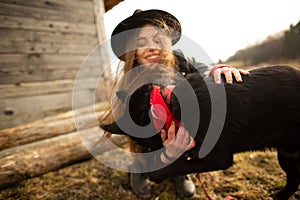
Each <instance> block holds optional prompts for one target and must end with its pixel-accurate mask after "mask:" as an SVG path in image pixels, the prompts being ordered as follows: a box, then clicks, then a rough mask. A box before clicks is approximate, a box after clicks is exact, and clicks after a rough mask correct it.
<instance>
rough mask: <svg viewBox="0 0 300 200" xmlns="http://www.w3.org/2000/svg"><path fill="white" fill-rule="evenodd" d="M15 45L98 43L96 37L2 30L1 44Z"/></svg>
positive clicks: (0, 31)
mask: <svg viewBox="0 0 300 200" xmlns="http://www.w3.org/2000/svg"><path fill="white" fill-rule="evenodd" d="M8 42H9V43H10V44H11V45H14V44H15V43H20V42H31V43H51V44H63V45H67V44H77V45H91V46H94V45H96V44H97V43H98V40H97V37H96V36H94V35H79V34H74V33H67V34H66V33H58V32H48V31H38V30H24V29H14V28H0V43H1V44H2V43H8Z"/></svg>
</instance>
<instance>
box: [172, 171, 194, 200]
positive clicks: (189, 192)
mask: <svg viewBox="0 0 300 200" xmlns="http://www.w3.org/2000/svg"><path fill="white" fill-rule="evenodd" d="M171 181H172V182H173V184H174V187H175V190H176V192H177V195H178V196H180V197H181V198H192V197H193V196H194V195H195V193H196V187H195V184H194V182H193V181H192V179H191V178H190V177H189V176H188V175H183V176H174V177H172V178H171Z"/></svg>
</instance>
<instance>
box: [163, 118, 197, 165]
mask: <svg viewBox="0 0 300 200" xmlns="http://www.w3.org/2000/svg"><path fill="white" fill-rule="evenodd" d="M161 139H162V142H163V145H164V146H165V147H166V152H165V154H166V156H167V157H168V158H172V159H177V158H179V157H180V156H181V155H182V154H183V153H184V152H185V151H187V150H190V149H191V148H193V147H194V146H195V140H194V138H193V137H192V136H190V134H189V132H188V131H187V130H186V129H185V128H184V126H180V127H179V129H178V131H177V133H176V126H175V122H174V121H172V123H171V126H170V128H169V129H168V132H166V131H165V130H162V131H161Z"/></svg>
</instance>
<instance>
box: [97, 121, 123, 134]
mask: <svg viewBox="0 0 300 200" xmlns="http://www.w3.org/2000/svg"><path fill="white" fill-rule="evenodd" d="M100 128H102V129H104V130H105V131H107V132H110V133H113V134H119V135H126V133H125V132H124V131H122V130H121V129H120V128H119V126H118V124H117V123H116V122H113V123H111V124H101V125H100Z"/></svg>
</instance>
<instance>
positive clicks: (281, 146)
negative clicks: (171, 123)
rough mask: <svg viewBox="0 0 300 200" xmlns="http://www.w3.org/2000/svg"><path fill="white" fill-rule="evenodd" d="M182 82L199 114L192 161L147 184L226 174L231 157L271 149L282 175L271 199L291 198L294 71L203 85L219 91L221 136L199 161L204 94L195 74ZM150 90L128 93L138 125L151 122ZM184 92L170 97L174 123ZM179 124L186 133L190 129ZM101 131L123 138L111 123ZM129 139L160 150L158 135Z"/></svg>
mask: <svg viewBox="0 0 300 200" xmlns="http://www.w3.org/2000/svg"><path fill="white" fill-rule="evenodd" d="M187 80H188V81H189V83H190V84H191V86H192V88H193V89H194V91H195V93H196V95H197V99H198V102H199V109H200V111H201V113H200V123H199V127H198V131H197V135H196V136H195V140H196V146H195V147H194V148H193V149H192V150H190V151H189V152H188V154H189V156H190V157H191V158H192V159H190V160H185V161H181V162H174V163H172V164H171V165H169V166H167V167H165V168H163V169H161V170H157V171H155V172H151V173H150V174H149V176H150V179H151V180H153V181H156V182H159V181H162V180H164V179H165V178H168V177H171V176H174V175H180V174H189V173H198V172H199V173H201V172H208V171H214V170H222V169H226V168H228V167H230V166H231V165H232V164H233V154H234V153H238V152H244V151H254V150H264V149H266V148H272V149H276V150H277V152H278V161H279V164H280V166H281V168H282V169H283V170H284V171H285V173H286V176H287V183H286V186H285V187H284V188H283V189H282V190H281V191H280V192H278V193H277V194H276V195H275V198H276V199H288V198H289V197H290V196H291V195H292V194H293V193H295V192H296V191H297V189H298V186H299V183H300V137H299V136H300V135H299V134H300V133H299V131H300V71H298V70H295V69H293V68H291V67H288V66H270V67H263V68H259V69H254V70H252V71H251V73H250V75H249V76H243V82H242V83H233V84H224V85H221V84H213V83H209V84H211V85H210V86H212V88H213V89H212V90H213V91H214V90H215V91H218V89H219V88H220V87H223V86H225V91H226V97H227V108H226V119H225V123H224V127H223V130H222V133H221V135H220V137H219V139H218V141H217V143H216V145H215V146H214V147H213V149H212V150H211V151H210V153H209V154H208V155H207V156H205V157H204V158H199V157H198V153H199V150H200V147H201V145H202V142H203V139H204V138H205V134H206V131H207V129H208V126H209V123H210V119H211V100H210V95H209V92H208V89H207V86H206V84H205V83H204V80H203V79H202V78H201V76H200V75H199V74H196V73H195V74H191V75H189V76H188V77H187ZM150 91H151V85H144V86H142V87H141V88H140V89H138V90H136V91H135V92H134V93H133V94H131V96H130V97H131V98H130V100H129V102H128V105H129V113H130V115H131V117H132V119H133V121H134V122H135V123H136V124H137V125H139V126H145V125H147V124H148V123H149V122H150V121H151V120H150V118H149V115H148V112H149V108H150V105H149V94H150ZM186 91H188V89H187V88H185V86H182V85H180V84H179V85H177V86H176V88H175V89H174V93H175V94H176V96H175V95H172V96H171V101H170V102H171V103H170V105H169V107H170V110H171V112H172V113H173V114H174V115H175V116H176V118H177V119H180V118H181V111H180V106H179V101H178V98H180V96H182V97H186V96H188V95H189V94H187V93H186ZM174 93H173V94H174ZM178 95H179V96H178ZM221 103H222V102H221ZM191 109H193V108H191ZM125 117H128V116H125ZM184 123H185V127H186V128H187V129H188V130H189V126H191V124H189V122H184ZM101 127H102V128H104V129H105V130H107V131H109V132H112V133H116V134H126V133H124V132H123V131H122V130H120V128H118V126H117V124H116V123H112V124H109V125H101ZM141 134H147V133H141ZM133 139H134V140H136V141H137V142H138V143H140V144H141V145H143V146H145V147H147V148H149V149H152V150H156V149H159V148H162V146H163V145H162V143H161V138H160V136H159V135H154V136H152V137H150V138H138V137H133ZM175 169H176V170H175Z"/></svg>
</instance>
